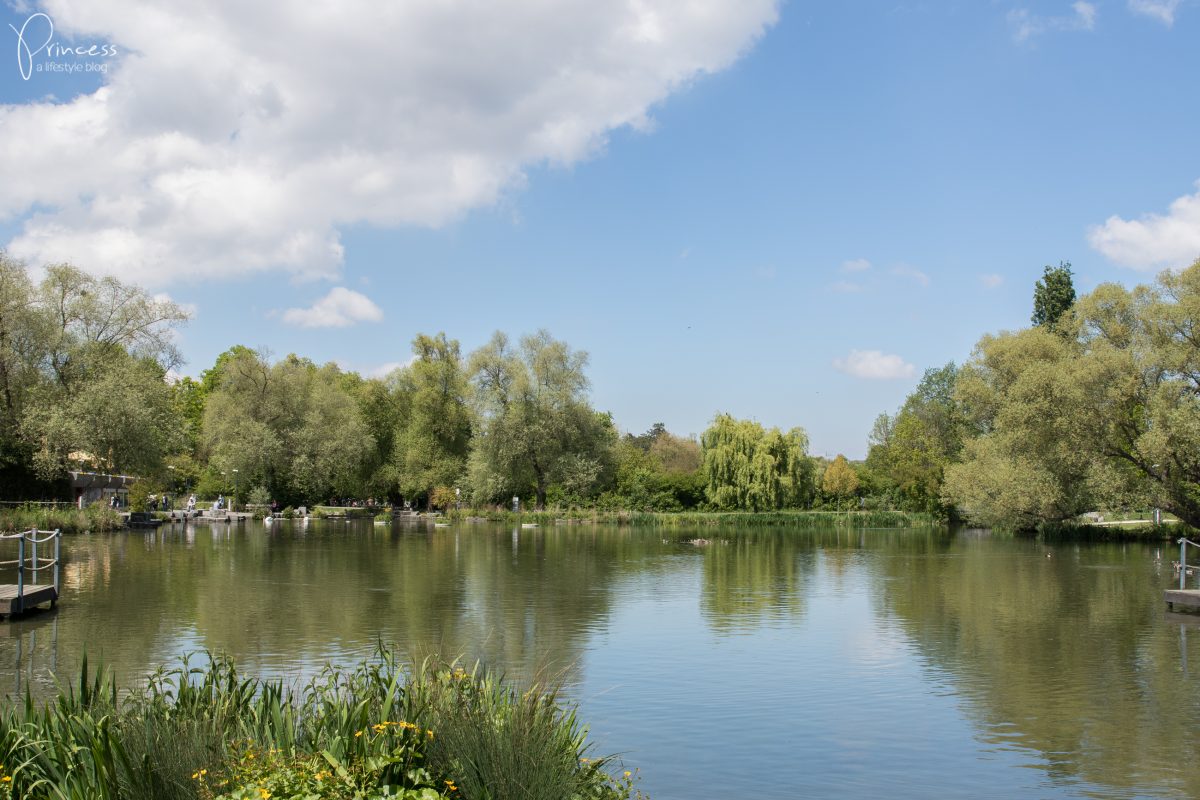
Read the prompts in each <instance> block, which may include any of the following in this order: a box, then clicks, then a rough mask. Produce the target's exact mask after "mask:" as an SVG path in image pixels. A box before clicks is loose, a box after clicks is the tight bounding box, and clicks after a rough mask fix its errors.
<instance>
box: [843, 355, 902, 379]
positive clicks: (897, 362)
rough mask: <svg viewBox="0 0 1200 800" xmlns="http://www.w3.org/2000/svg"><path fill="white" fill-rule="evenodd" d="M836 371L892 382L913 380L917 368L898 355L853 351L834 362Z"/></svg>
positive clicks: (857, 376)
mask: <svg viewBox="0 0 1200 800" xmlns="http://www.w3.org/2000/svg"><path fill="white" fill-rule="evenodd" d="M833 367H834V369H836V370H838V371H839V372H844V373H846V374H847V375H853V376H854V377H856V378H866V379H867V380H892V379H894V378H911V377H913V376H914V375H916V374H917V368H916V367H914V366H913V365H912V364H909V363H908V362H906V361H905V360H904V359H903V358H901V357H900V356H897V355H890V354H888V353H884V352H882V351H880V350H851V351H850V354H849V355H848V356H846V357H845V358H835V359H834V360H833Z"/></svg>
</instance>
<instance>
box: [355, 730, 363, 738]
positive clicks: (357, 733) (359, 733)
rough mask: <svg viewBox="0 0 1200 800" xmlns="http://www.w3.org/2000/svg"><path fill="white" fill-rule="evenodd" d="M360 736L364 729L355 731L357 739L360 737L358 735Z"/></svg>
mask: <svg viewBox="0 0 1200 800" xmlns="http://www.w3.org/2000/svg"><path fill="white" fill-rule="evenodd" d="M360 736H362V731H355V732H354V738H355V739H357V738H358V737H360Z"/></svg>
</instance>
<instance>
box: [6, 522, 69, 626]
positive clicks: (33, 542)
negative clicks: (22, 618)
mask: <svg viewBox="0 0 1200 800" xmlns="http://www.w3.org/2000/svg"><path fill="white" fill-rule="evenodd" d="M13 539H16V540H17V560H16V561H0V568H2V567H16V568H17V611H18V612H21V611H24V610H25V602H24V601H25V571H26V569H28V570H29V571H30V572H31V573H32V575H31V577H32V581H31V582H30V585H31V586H37V585H38V570H41V569H50V568H53V569H54V583H53V586H54V589H55V591H58V589H59V585H58V567H59V564H60V562H61V559H62V531H61V530H59V529H57V528H56V529H55V530H52V531H42V530H38V529H37V528H31V529H29V530H27V531H20V532H17V533H0V540H7V541H11V540H13ZM50 541H53V542H54V557H53V558H39V557H38V545H39V544H45V543H46V542H50ZM26 544H28V545H29V546H28V548H27V547H26ZM27 553H28V555H27ZM27 565H28V566H27Z"/></svg>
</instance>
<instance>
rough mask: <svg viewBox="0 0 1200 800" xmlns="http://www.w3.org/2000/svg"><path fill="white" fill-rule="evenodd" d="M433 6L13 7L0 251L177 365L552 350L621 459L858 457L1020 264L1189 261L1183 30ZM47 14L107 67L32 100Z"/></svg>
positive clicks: (1091, 15)
mask: <svg viewBox="0 0 1200 800" xmlns="http://www.w3.org/2000/svg"><path fill="white" fill-rule="evenodd" d="M346 5H347V6H348V7H349V6H354V5H355V4H354V3H347V4H346ZM438 5H439V4H436V3H431V2H416V0H414V2H413V3H412V4H411V7H406V10H405V11H404V12H402V13H398V14H394V15H391V16H390V17H388V18H386V19H378V18H377V15H378V11H377V10H375V9H374V7H373V6H372V5H370V4H363V6H362V8H354V9H350V10H347V11H345V13H344V14H343V15H341V16H336V17H329V18H312V19H310V18H308V17H306V16H305V14H301V13H299V12H297V11H296V9H295V7H293V6H291V5H290V4H288V3H283V2H264V3H263V4H262V5H261V7H259V8H257V11H256V13H254V14H248V13H247V14H242V13H241V12H238V11H236V10H233V7H232V6H230V7H228V8H227V5H226V4H225V3H223V2H217V0H213V2H212V3H211V6H210V7H209V8H208V9H206V10H205V13H204V14H203V15H201V16H200V17H197V18H195V19H191V18H188V17H186V16H183V14H184V13H185V12H177V13H176V12H162V13H159V14H157V15H154V14H142V13H139V12H138V11H137V6H136V4H133V3H132V2H129V1H128V0H96V2H94V3H91V4H89V5H88V6H86V7H79V6H78V5H77V4H75V3H72V2H67V0H59V1H58V2H51V3H46V4H41V5H28V4H22V5H20V6H9V7H6V8H4V9H3V11H2V13H3V15H4V19H3V22H4V25H3V31H4V33H5V34H7V38H3V39H2V41H4V42H5V44H4V45H3V46H4V47H5V48H8V49H9V52H10V56H8V57H6V58H5V62H6V63H8V64H9V66H8V67H0V102H3V103H4V104H5V105H4V106H3V109H2V110H0V178H3V184H4V185H5V186H6V187H9V188H7V189H6V191H5V192H3V193H0V236H3V240H4V242H6V243H7V246H8V248H9V250H10V252H12V253H13V254H15V255H17V256H19V257H21V258H23V259H25V260H26V262H27V263H28V264H30V266H31V267H33V268H34V269H35V271H36V268H37V266H38V265H39V264H41V263H45V262H47V261H56V260H70V261H72V262H73V263H75V264H77V265H78V266H80V267H83V268H85V269H88V270H91V271H95V272H97V273H114V274H118V275H121V276H122V277H124V278H126V279H128V280H134V281H137V282H139V283H142V284H143V285H146V286H148V287H149V288H150V289H151V290H152V291H154V292H163V293H166V294H169V295H170V296H171V297H172V298H173V299H175V300H177V301H179V302H182V303H186V304H188V305H189V306H191V307H193V308H194V312H195V318H194V320H193V321H192V322H191V323H190V324H189V325H188V326H187V327H186V329H185V330H184V331H183V333H182V335H181V339H180V344H181V347H182V350H183V352H184V355H185V357H186V358H187V360H188V363H187V365H186V366H185V368H184V370H183V371H184V372H188V373H192V374H198V373H199V372H200V371H201V370H203V369H204V368H205V367H207V366H208V365H210V364H211V362H212V360H213V359H214V357H215V356H216V355H217V354H218V353H219V352H221V351H222V350H224V349H226V348H227V347H229V346H231V345H233V344H246V345H249V346H252V347H260V346H261V347H267V348H269V349H270V350H271V351H272V352H273V353H275V354H276V355H278V356H282V355H285V354H287V353H289V352H296V353H300V354H302V355H306V356H309V357H311V358H313V359H315V360H317V361H319V362H323V361H328V360H333V361H337V362H339V363H340V364H342V365H344V366H345V367H347V368H353V369H358V370H361V371H364V372H372V371H376V370H379V369H381V368H383V367H384V366H385V365H388V364H395V363H400V362H403V361H405V360H407V358H408V357H409V342H410V340H411V339H412V338H413V336H414V335H415V334H417V333H418V332H426V333H435V332H437V331H443V330H444V331H446V332H447V333H448V334H449V335H450V336H452V337H454V338H457V339H459V340H460V341H461V343H462V345H463V348H464V350H466V351H470V350H472V349H474V348H475V347H478V346H479V345H481V344H483V343H484V342H485V341H486V340H487V338H488V337H489V336H490V335H491V333H492V332H493V331H494V330H497V329H500V330H504V331H507V332H509V333H510V334H512V335H519V334H522V333H528V332H532V331H534V330H536V329H538V328H543V327H544V328H547V329H549V330H550V331H551V333H552V334H553V335H554V336H556V337H557V338H560V339H564V340H566V341H567V342H568V343H570V344H571V345H572V346H573V347H575V348H579V349H583V350H586V351H587V352H588V353H589V354H590V359H591V360H590V368H589V376H590V378H591V381H592V398H593V402H594V403H595V405H596V406H597V407H598V408H601V409H606V410H610V411H612V412H613V414H614V416H615V418H616V421H617V423H618V425H619V426H620V427H621V428H622V429H623V430H629V431H635V432H636V431H641V430H644V429H646V428H648V427H649V426H650V425H651V424H652V423H654V422H656V421H663V422H665V423H666V424H667V426H668V427H669V428H670V429H672V430H674V431H676V432H679V433H684V434H687V433H697V434H698V433H700V432H701V431H702V430H703V429H704V428H705V427H706V426H707V424H708V422H709V421H710V420H711V419H712V417H713V415H714V414H715V413H716V412H718V411H724V412H729V413H732V414H734V415H736V416H739V417H751V418H754V419H757V420H759V421H760V422H762V423H764V424H766V425H777V426H781V427H784V428H788V427H792V426H796V425H799V426H802V427H804V428H805V429H806V430H807V431H808V432H809V435H810V437H811V440H812V451H813V452H814V453H817V454H828V455H833V454H836V453H839V452H842V453H846V454H847V455H849V456H851V457H861V456H863V455H864V454H865V452H866V436H867V433H868V431H869V430H870V427H871V424H872V421H873V420H874V418H875V416H876V415H877V414H878V413H880V412H882V411H894V410H895V408H896V407H897V406H898V405H899V404H900V403H901V402H902V401H903V399H904V397H905V395H906V394H907V393H908V392H909V391H911V389H912V388H913V386H914V385H915V384H916V381H917V379H918V378H919V375H920V373H921V371H923V370H924V369H925V368H927V367H931V366H938V365H941V364H943V363H945V362H947V361H951V360H953V361H958V362H961V361H963V360H964V359H966V358H967V357H968V356H969V354H970V351H971V348H972V346H973V344H974V343H975V342H976V341H977V340H978V339H979V337H980V336H981V335H982V334H983V333H986V332H993V331H997V330H1001V329H1012V328H1016V327H1020V326H1024V325H1026V324H1028V320H1029V314H1030V311H1031V297H1032V291H1033V284H1034V281H1035V280H1036V279H1037V278H1038V277H1039V276H1040V274H1041V270H1042V267H1043V265H1045V264H1057V263H1058V262H1059V261H1060V260H1067V261H1070V262H1072V264H1073V265H1074V269H1075V272H1076V286H1077V288H1078V289H1080V290H1081V291H1087V290H1089V289H1091V288H1092V287H1094V286H1096V285H1097V284H1099V283H1101V282H1105V281H1120V282H1123V283H1126V284H1133V283H1138V282H1143V281H1147V280H1149V279H1150V278H1151V277H1152V276H1153V275H1154V274H1155V272H1156V271H1157V270H1159V269H1162V268H1169V267H1175V268H1178V267H1181V266H1186V265H1187V264H1188V263H1190V262H1191V261H1192V260H1194V259H1195V258H1196V257H1197V256H1200V196H1198V193H1200V187H1198V185H1197V180H1198V179H1200V148H1197V145H1196V141H1197V139H1196V131H1197V130H1200V124H1198V123H1200V103H1197V97H1196V89H1195V76H1196V75H1200V46H1197V44H1198V42H1200V2H1187V1H1183V2H1171V1H1170V0H1162V1H1161V2H1152V1H1151V0H1130V1H1129V2H1127V1H1126V0H1111V1H1110V2H1100V0H1096V2H1092V3H1085V2H1074V3H1071V2H1050V1H1049V0H1045V1H1044V2H1037V3H1016V2H1002V1H1001V0H995V1H994V2H951V1H950V0H946V1H945V2H912V3H903V2H901V3H879V2H853V1H852V0H848V1H846V2H838V3H801V2H791V3H784V4H782V5H779V4H776V3H774V2H771V1H770V0H755V2H749V0H747V2H728V3H726V2H722V0H711V2H710V3H708V4H694V5H693V9H694V8H696V7H698V6H704V8H703V9H702V11H703V13H699V12H696V13H695V14H694V15H693V16H689V15H692V14H693V12H692V11H680V10H678V9H676V8H674V6H675V5H677V4H672V3H666V2H663V3H658V2H651V0H644V1H643V2H632V0H631V2H630V3H628V4H612V7H613V8H612V10H605V11H597V10H596V8H593V7H591V5H589V4H588V3H580V2H572V1H571V0H564V1H563V2H562V4H561V11H559V12H557V13H555V14H549V15H547V14H546V13H545V11H544V9H542V8H539V7H538V6H537V4H529V3H524V2H518V1H517V0H513V2H512V3H511V4H498V5H497V9H489V10H480V8H479V7H474V8H470V9H469V10H462V11H454V12H453V13H446V11H445V7H444V6H443V7H442V9H441V11H439V10H438V8H437V6H438ZM463 5H464V9H468V6H469V4H463ZM500 6H503V8H500ZM526 6H529V8H525V7H526ZM38 12H44V13H45V14H46V15H47V18H48V19H49V20H51V21H53V23H54V25H55V31H54V34H53V37H54V38H53V41H56V42H59V43H65V44H69V45H74V46H78V45H81V44H84V45H90V44H92V43H103V44H109V45H110V46H113V47H116V48H117V54H116V55H115V56H112V57H96V56H74V57H66V56H63V57H58V58H56V59H50V58H49V57H48V56H47V54H46V52H45V51H43V52H42V53H40V54H38V55H36V56H35V57H34V58H33V59H31V61H30V63H38V62H44V61H47V60H56V61H58V62H60V63H68V62H69V63H83V64H84V65H85V66H86V64H88V63H91V64H94V65H103V66H104V68H105V69H106V71H105V72H99V71H98V67H93V69H92V71H90V72H89V71H85V70H80V71H76V72H73V73H69V74H61V73H60V74H53V75H50V74H45V73H42V74H38V73H34V74H31V76H30V79H29V80H24V79H23V77H22V75H21V74H20V72H19V71H18V69H17V66H16V64H14V63H13V59H12V57H11V52H12V49H13V48H14V47H16V46H18V40H17V36H16V34H15V33H14V32H13V31H12V30H9V29H8V25H10V24H11V25H12V26H13V27H15V28H20V27H21V26H22V25H23V24H24V23H25V21H26V20H27V19H28V18H29V17H30V15H31V14H34V13H38ZM188 13H190V12H188ZM197 13H198V12H197ZM305 13H308V12H305ZM173 14H174V15H173ZM364 20H370V21H371V24H370V25H364ZM42 22H44V20H42V19H40V18H39V19H38V20H35V21H34V23H33V25H34V27H31V28H27V30H28V31H29V36H28V38H29V40H30V41H32V42H34V46H36V44H39V43H40V42H41V41H42V40H43V39H44V38H46V37H45V35H42V34H38V35H37V36H35V35H34V31H35V29H36V26H37V25H38V24H40V23H42ZM364 29H366V32H365V33H364V32H363V31H364ZM631 31H632V33H631ZM362 36H372V37H377V38H368V39H356V38H355V37H362ZM39 37H40V38H39ZM263 42H267V44H263ZM31 49H32V48H31ZM5 195H7V199H5V197H4V196H5ZM323 299H324V303H323V304H322V303H321V301H322V300H323ZM289 310H290V311H289Z"/></svg>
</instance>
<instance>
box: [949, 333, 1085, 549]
mask: <svg viewBox="0 0 1200 800" xmlns="http://www.w3.org/2000/svg"><path fill="white" fill-rule="evenodd" d="M1078 367H1079V363H1078V359H1077V347H1076V344H1075V343H1074V341H1072V340H1070V339H1068V338H1067V337H1064V336H1059V335H1056V334H1055V333H1052V332H1051V331H1050V330H1049V329H1048V328H1044V327H1037V328H1031V329H1027V330H1023V331H1019V332H1017V333H1005V334H1001V335H999V336H985V337H984V338H983V340H982V341H980V343H979V344H978V345H977V347H976V349H975V353H974V355H973V356H972V358H971V360H970V361H969V362H968V363H967V364H966V365H964V367H963V369H962V373H961V374H960V376H959V379H958V384H957V389H956V397H957V399H958V402H959V403H960V405H961V408H962V409H963V414H964V418H965V425H966V427H967V429H968V430H970V431H972V432H974V433H975V434H976V435H975V436H973V437H971V438H968V439H967V441H966V442H965V444H964V447H963V454H962V458H963V461H962V463H959V464H953V465H950V466H949V467H947V469H946V479H945V485H944V487H943V496H944V499H945V500H946V501H947V502H948V503H949V504H951V505H955V506H957V507H958V508H959V510H960V511H961V512H962V513H963V514H964V515H965V516H966V517H967V518H969V519H972V520H973V521H975V522H978V523H981V524H985V525H990V526H996V527H1003V528H1017V529H1027V528H1034V527H1037V526H1038V525H1039V524H1041V523H1045V522H1054V521H1061V520H1065V519H1069V518H1071V517H1074V516H1076V515H1078V514H1079V513H1081V512H1083V511H1086V510H1088V508H1089V507H1090V506H1091V505H1092V504H1093V503H1094V496H1093V493H1092V483H1091V481H1090V477H1091V474H1092V470H1093V467H1094V459H1093V458H1092V456H1091V453H1090V450H1089V448H1088V447H1087V446H1086V445H1085V443H1084V441H1085V438H1086V429H1085V426H1084V425H1083V416H1082V414H1081V410H1082V409H1083V408H1085V406H1086V404H1087V402H1088V400H1089V398H1088V397H1087V391H1086V389H1085V388H1084V385H1083V384H1082V383H1081V381H1080V379H1079V375H1078Z"/></svg>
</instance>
